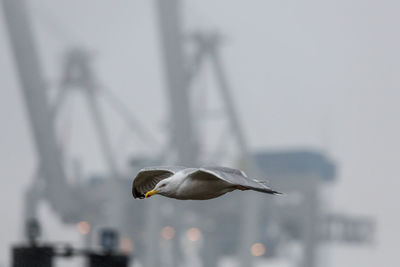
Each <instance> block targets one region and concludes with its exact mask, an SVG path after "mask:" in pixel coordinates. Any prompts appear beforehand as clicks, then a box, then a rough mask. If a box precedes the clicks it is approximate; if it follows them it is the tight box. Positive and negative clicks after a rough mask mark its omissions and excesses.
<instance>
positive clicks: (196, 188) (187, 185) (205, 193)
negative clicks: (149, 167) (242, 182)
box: [155, 172, 235, 200]
mask: <svg viewBox="0 0 400 267" xmlns="http://www.w3.org/2000/svg"><path fill="white" fill-rule="evenodd" d="M163 181H169V187H170V189H171V190H170V191H168V193H163V192H162V191H161V192H159V193H158V194H160V195H163V196H166V197H170V198H176V199H181V200H187V199H193V200H205V199H211V198H216V197H219V196H221V195H223V194H225V193H228V192H231V191H233V190H235V188H233V187H232V186H231V185H230V184H228V183H227V182H224V181H223V180H208V181H207V180H203V179H192V178H191V177H190V176H186V175H185V174H184V173H183V172H180V173H176V174H174V175H173V176H171V177H170V178H167V179H166V180H163ZM159 183H161V182H159ZM157 185H158V184H157ZM157 185H156V187H155V188H157ZM210 187H212V188H213V190H212V191H210Z"/></svg>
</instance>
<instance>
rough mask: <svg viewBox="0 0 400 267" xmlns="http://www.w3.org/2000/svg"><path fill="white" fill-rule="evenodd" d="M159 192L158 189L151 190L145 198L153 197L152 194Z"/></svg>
mask: <svg viewBox="0 0 400 267" xmlns="http://www.w3.org/2000/svg"><path fill="white" fill-rule="evenodd" d="M157 193H158V190H150V191H149V192H147V193H146V195H144V197H145V198H148V197H151V196H152V195H155V194H157Z"/></svg>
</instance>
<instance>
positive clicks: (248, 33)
mask: <svg viewBox="0 0 400 267" xmlns="http://www.w3.org/2000/svg"><path fill="white" fill-rule="evenodd" d="M30 3H31V7H32V16H33V21H34V29H35V34H36V39H37V42H38V44H39V46H40V54H41V58H42V61H43V62H42V63H43V69H44V71H45V74H46V78H47V79H48V82H49V85H54V84H56V83H57V80H58V79H59V75H60V71H61V70H60V63H61V61H62V53H63V52H64V50H65V49H66V48H67V47H69V46H71V45H79V46H83V47H87V48H90V49H93V50H94V51H95V53H94V57H95V60H94V62H95V67H96V71H97V74H98V76H99V77H100V78H101V82H102V84H104V85H106V86H108V87H110V88H111V89H112V90H113V92H115V94H116V95H118V96H119V97H120V98H121V99H123V101H124V103H126V104H127V105H128V106H129V108H130V110H131V111H132V113H133V114H134V115H135V116H136V117H137V118H139V119H140V120H141V121H142V122H143V123H144V124H145V125H146V126H147V128H149V129H151V130H152V131H155V132H160V131H162V130H163V129H164V130H165V125H164V120H165V119H166V118H167V117H168V114H167V111H168V109H167V107H168V106H167V105H168V103H166V100H167V98H166V91H165V88H164V86H163V81H164V80H163V79H164V77H163V70H162V64H161V56H160V47H159V42H158V41H159V40H158V39H159V38H158V29H157V28H156V26H157V20H156V18H155V14H156V12H155V10H154V3H153V2H152V1H147V2H146V1H123V0H118V1H105V0H101V1H99V0H90V1H89V0H87V1H78V0H70V1H51V0H31V1H30ZM399 8H400V4H399V3H398V2H397V1H389V0H383V1H377V2H374V1H365V0H364V1H362V0H357V1H356V0H347V1H345V0H339V1H332V2H329V3H323V2H321V1H316V0H312V1H292V0H291V1H261V0H259V1H255V0H253V1H228V0H224V1H222V0H218V1H215V0H203V1H193V0H190V1H186V2H185V6H184V8H183V10H184V12H185V15H184V18H185V29H186V30H190V29H196V28H201V29H205V30H210V29H211V30H214V29H218V30H219V31H221V32H222V33H223V34H224V36H226V41H225V43H224V45H223V47H222V48H221V50H222V55H223V59H224V62H225V65H226V67H227V72H228V74H229V79H230V82H231V84H232V86H233V89H234V91H233V96H234V99H235V103H236V108H237V110H238V113H239V114H240V121H241V122H242V125H243V128H244V130H245V134H246V136H247V138H248V142H249V144H250V145H251V147H252V148H253V149H255V150H261V149H274V150H277V149H282V148H284V149H290V148H314V149H317V150H320V151H324V152H326V153H328V155H329V156H330V157H331V158H332V159H333V160H334V161H335V162H336V163H337V164H338V166H339V173H338V180H337V182H336V183H335V184H333V185H332V186H331V187H332V190H330V191H329V195H328V196H329V197H330V199H329V201H330V203H331V206H332V208H333V210H337V211H341V212H345V213H348V214H360V215H361V214H365V215H372V216H376V218H377V223H378V233H377V238H376V243H375V245H374V246H366V247H352V246H348V245H345V246H344V245H332V246H330V248H332V249H331V250H330V251H331V253H330V256H329V258H330V261H331V264H330V266H332V267H335V266H370V267H372V266H400V258H399V257H398V240H399V239H400V234H399V233H400V232H399V230H398V225H400V215H399V212H398V204H399V202H400V197H399V195H398V193H397V188H398V185H399V182H398V180H397V179H398V174H397V173H398V170H397V164H398V159H399V156H398V151H399V149H400V142H399V140H398V137H399V136H400V126H399V123H398V120H399V119H398V114H399V112H400V106H399V105H398V102H399V97H400V93H399V90H398V87H399V86H400V78H399V75H397V72H398V71H399V70H400V64H399V60H400V57H399V56H400V55H399V52H398V47H399V45H400V42H399V41H400V39H399V36H400V35H399V27H398V25H399V22H400V21H399V20H400V19H399V17H398V14H397V13H398V10H399ZM0 21H1V22H0V70H1V79H0V86H1V88H2V90H0V100H1V102H0V122H1V131H0V144H1V150H0V162H1V163H0V166H1V167H0V176H1V184H0V185H1V188H2V189H1V192H2V193H1V194H0V203H1V204H0V205H1V208H0V217H1V218H2V219H1V223H0V226H1V228H2V231H1V233H2V234H1V235H2V238H1V240H0V265H1V264H5V263H7V262H8V261H9V245H10V243H11V242H16V241H19V240H21V233H20V232H21V231H20V230H21V218H22V214H23V210H22V198H21V194H22V192H23V190H24V189H25V188H27V186H28V184H29V181H30V180H31V178H32V177H31V176H32V174H33V172H34V170H35V166H36V164H37V162H36V158H35V152H34V146H33V144H32V139H31V135H30V128H29V125H28V121H27V116H26V109H25V106H24V103H23V101H22V95H21V90H20V88H19V84H18V80H17V77H16V72H15V64H14V62H13V58H12V56H11V49H10V45H9V42H8V36H7V34H6V29H5V27H4V16H3V13H0ZM206 79H207V78H206ZM210 90H211V89H210ZM150 99H151V101H152V105H151V106H149V104H148V103H149V100H150ZM81 104H82V103H81ZM75 107H76V110H74V116H75V117H74V118H76V116H78V115H79V114H81V113H82V114H85V112H86V111H85V108H84V107H80V106H79V105H76V106H75ZM74 123H75V122H74ZM86 124H88V119H87V118H86V119H85V118H83V119H82V120H81V121H79V122H76V125H74V127H73V128H74V130H71V131H72V132H71V133H69V135H70V136H69V137H68V138H69V142H70V143H71V147H70V148H69V149H70V150H71V151H72V153H76V154H78V152H80V153H82V154H83V155H86V156H87V155H91V156H90V160H89V161H88V163H87V164H88V166H87V169H88V170H87V171H88V172H91V171H92V172H101V171H103V170H104V169H105V167H104V163H103V162H102V158H101V155H100V152H99V151H98V148H97V143H96V141H93V140H92V138H90V135H91V134H92V132H91V130H90V127H89V126H87V125H86ZM116 127H117V126H116ZM118 127H120V126H118ZM118 127H117V128H118ZM118 129H120V128H118ZM81 135H84V136H83V140H85V144H87V145H86V150H87V151H85V152H82V151H79V149H78V147H79V146H80V145H81V144H82V143H80V142H83V141H79V140H81V139H80V138H82V137H81ZM111 135H113V136H115V135H117V133H114V132H113V133H111ZM158 136H159V137H161V134H158ZM66 138H67V137H66ZM116 148H118V147H116ZM142 149H143V148H142ZM85 153H86V154H85ZM44 212H45V213H46V214H47V215H46V216H47V218H48V220H49V222H47V224H48V225H46V227H47V228H46V229H47V230H46V231H47V232H48V233H49V232H52V233H57V234H56V236H55V237H56V239H58V240H64V239H67V238H69V239H70V240H72V241H75V242H76V241H77V240H78V235H77V234H76V233H75V232H74V229H73V228H72V227H68V228H67V227H64V226H61V225H60V224H59V223H58V221H57V218H56V216H55V215H54V214H52V213H51V211H49V210H45V211H44ZM61 230H62V232H61ZM59 232H61V233H59ZM52 238H54V235H52ZM5 266H6V265H5Z"/></svg>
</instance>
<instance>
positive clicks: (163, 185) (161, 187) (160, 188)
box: [145, 179, 171, 198]
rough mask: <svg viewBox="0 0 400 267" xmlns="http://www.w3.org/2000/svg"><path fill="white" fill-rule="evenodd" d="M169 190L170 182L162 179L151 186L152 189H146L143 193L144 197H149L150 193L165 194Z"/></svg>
mask: <svg viewBox="0 0 400 267" xmlns="http://www.w3.org/2000/svg"><path fill="white" fill-rule="evenodd" d="M170 190H171V183H170V180H169V179H164V180H161V181H160V182H158V184H156V186H155V187H154V188H153V190H150V191H148V192H147V193H146V194H145V198H149V197H151V196H152V195H155V194H160V195H166V194H168V192H169V191H170Z"/></svg>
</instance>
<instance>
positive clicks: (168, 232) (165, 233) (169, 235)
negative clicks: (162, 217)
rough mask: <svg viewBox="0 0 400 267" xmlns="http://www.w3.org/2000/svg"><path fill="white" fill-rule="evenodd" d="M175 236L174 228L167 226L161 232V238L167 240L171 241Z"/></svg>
mask: <svg viewBox="0 0 400 267" xmlns="http://www.w3.org/2000/svg"><path fill="white" fill-rule="evenodd" d="M174 236H175V229H174V228H172V227H171V226H165V227H164V228H163V229H162V230H161V237H162V238H163V239H165V240H171V239H173V238H174Z"/></svg>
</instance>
